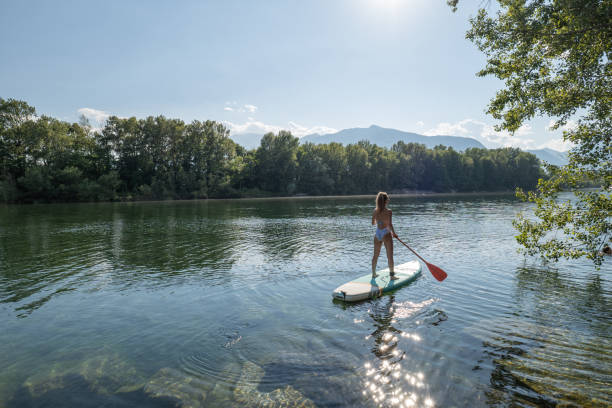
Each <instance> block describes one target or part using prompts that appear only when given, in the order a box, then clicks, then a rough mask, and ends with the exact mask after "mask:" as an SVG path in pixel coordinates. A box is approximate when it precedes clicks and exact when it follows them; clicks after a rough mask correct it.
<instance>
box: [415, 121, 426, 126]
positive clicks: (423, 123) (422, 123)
mask: <svg viewBox="0 0 612 408" xmlns="http://www.w3.org/2000/svg"><path fill="white" fill-rule="evenodd" d="M416 125H417V126H418V127H423V126H425V122H423V121H422V120H419V121H418V122H417V123H416Z"/></svg>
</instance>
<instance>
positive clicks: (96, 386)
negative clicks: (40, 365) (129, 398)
mask: <svg viewBox="0 0 612 408" xmlns="http://www.w3.org/2000/svg"><path fill="white" fill-rule="evenodd" d="M76 378H82V379H83V380H84V381H86V382H87V383H88V384H89V388H90V389H92V390H93V391H95V392H97V393H100V394H113V393H115V392H117V391H118V390H119V389H120V388H125V387H134V388H139V387H141V386H142V377H141V376H140V375H139V373H138V372H137V371H136V369H135V368H134V367H132V366H130V365H129V364H127V363H126V362H125V361H124V360H122V359H121V358H120V357H119V355H118V354H103V355H98V356H95V357H92V358H89V359H87V360H84V361H76V362H75V361H72V362H69V363H66V362H60V363H56V364H53V365H51V366H50V367H48V368H47V369H43V370H40V371H39V372H37V373H36V374H35V375H33V376H31V377H29V378H28V379H27V380H26V381H25V382H24V384H23V386H24V388H25V389H27V390H28V391H29V393H30V395H31V396H32V397H38V396H40V395H42V394H45V393H47V392H49V391H53V390H57V389H61V388H66V387H69V386H70V385H71V384H72V383H73V382H74V381H75V379H76Z"/></svg>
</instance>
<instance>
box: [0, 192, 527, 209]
mask: <svg viewBox="0 0 612 408" xmlns="http://www.w3.org/2000/svg"><path fill="white" fill-rule="evenodd" d="M388 194H389V195H390V196H391V197H400V198H427V197H462V196H463V197H477V196H494V195H506V196H508V195H514V194H515V192H514V191H471V192H446V193H436V192H433V191H412V192H397V193H394V192H388ZM375 196H376V193H371V194H346V195H316V196H311V195H291V196H268V197H227V198H194V199H179V200H129V201H128V200H125V201H122V200H118V201H64V202H51V203H45V202H39V203H10V204H8V203H0V206H5V207H11V206H24V205H25V206H28V205H63V204H105V203H111V204H142V203H189V202H202V201H204V202H206V201H241V200H242V201H249V200H257V201H266V200H267V201H273V200H318V199H334V200H338V199H355V198H357V199H361V198H373V197H375Z"/></svg>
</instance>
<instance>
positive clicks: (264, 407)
mask: <svg viewBox="0 0 612 408" xmlns="http://www.w3.org/2000/svg"><path fill="white" fill-rule="evenodd" d="M264 374H265V372H264V370H263V368H261V367H259V366H258V365H257V364H254V363H251V362H246V363H245V364H244V365H243V367H242V373H241V374H240V379H239V380H238V384H237V385H236V388H235V389H234V401H235V402H237V403H240V406H241V407H248V408H250V407H253V408H255V407H257V408H290V407H299V408H311V407H312V408H314V407H315V404H314V403H313V402H312V401H311V400H309V399H308V398H306V397H305V396H304V395H302V393H301V392H299V391H298V390H296V389H295V388H293V387H292V386H290V385H287V386H285V387H284V388H277V389H275V390H274V391H271V392H261V391H258V390H257V386H258V385H259V383H260V382H261V379H262V378H263V377H264Z"/></svg>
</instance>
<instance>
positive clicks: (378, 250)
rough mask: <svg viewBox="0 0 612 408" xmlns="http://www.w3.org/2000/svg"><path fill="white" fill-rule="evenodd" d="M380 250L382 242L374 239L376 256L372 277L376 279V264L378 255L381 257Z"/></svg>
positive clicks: (373, 259)
mask: <svg viewBox="0 0 612 408" xmlns="http://www.w3.org/2000/svg"><path fill="white" fill-rule="evenodd" d="M380 248H382V242H381V241H379V240H378V239H377V238H376V237H374V256H373V257H372V276H373V277H376V262H377V261H378V255H380Z"/></svg>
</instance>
